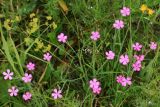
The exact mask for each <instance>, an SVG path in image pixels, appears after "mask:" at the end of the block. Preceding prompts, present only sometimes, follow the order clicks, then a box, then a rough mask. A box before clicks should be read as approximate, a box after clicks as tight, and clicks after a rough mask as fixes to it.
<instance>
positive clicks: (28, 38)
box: [24, 37, 33, 46]
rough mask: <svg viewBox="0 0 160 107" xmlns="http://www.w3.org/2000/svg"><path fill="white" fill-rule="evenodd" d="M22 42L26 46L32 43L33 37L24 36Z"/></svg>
mask: <svg viewBox="0 0 160 107" xmlns="http://www.w3.org/2000/svg"><path fill="white" fill-rule="evenodd" d="M24 42H25V45H26V46H29V45H31V44H32V43H33V39H32V38H30V37H26V38H24Z"/></svg>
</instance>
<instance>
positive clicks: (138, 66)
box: [132, 61, 142, 71]
mask: <svg viewBox="0 0 160 107" xmlns="http://www.w3.org/2000/svg"><path fill="white" fill-rule="evenodd" d="M141 67H142V65H141V62H140V61H136V62H135V63H134V64H132V68H133V71H140V70H141Z"/></svg>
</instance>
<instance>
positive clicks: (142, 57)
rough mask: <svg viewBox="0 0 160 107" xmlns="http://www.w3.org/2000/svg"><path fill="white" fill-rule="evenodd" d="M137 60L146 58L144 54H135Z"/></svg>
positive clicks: (140, 60)
mask: <svg viewBox="0 0 160 107" xmlns="http://www.w3.org/2000/svg"><path fill="white" fill-rule="evenodd" d="M134 58H135V59H136V61H139V62H142V61H143V60H144V55H134Z"/></svg>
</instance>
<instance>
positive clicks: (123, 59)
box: [119, 55, 129, 65]
mask: <svg viewBox="0 0 160 107" xmlns="http://www.w3.org/2000/svg"><path fill="white" fill-rule="evenodd" d="M119 62H120V63H121V64H123V65H127V64H128V63H129V57H128V55H121V56H120V59H119Z"/></svg>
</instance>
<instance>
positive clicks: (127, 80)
mask: <svg viewBox="0 0 160 107" xmlns="http://www.w3.org/2000/svg"><path fill="white" fill-rule="evenodd" d="M116 81H117V82H118V83H119V84H121V85H122V86H123V87H125V86H127V85H131V84H132V81H131V77H126V78H125V77H124V76H123V75H119V76H117V77H116Z"/></svg>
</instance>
